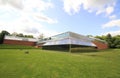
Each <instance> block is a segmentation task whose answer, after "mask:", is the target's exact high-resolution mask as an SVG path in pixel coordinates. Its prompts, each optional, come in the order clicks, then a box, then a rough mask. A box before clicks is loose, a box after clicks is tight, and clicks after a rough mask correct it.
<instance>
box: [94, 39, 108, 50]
mask: <svg viewBox="0 0 120 78" xmlns="http://www.w3.org/2000/svg"><path fill="white" fill-rule="evenodd" d="M93 43H94V44H95V45H96V46H97V49H99V50H102V49H107V48H108V45H107V44H106V43H102V42H99V41H93Z"/></svg>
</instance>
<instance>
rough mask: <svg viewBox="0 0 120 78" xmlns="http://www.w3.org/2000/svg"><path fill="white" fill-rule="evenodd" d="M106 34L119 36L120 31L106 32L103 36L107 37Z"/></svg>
mask: <svg viewBox="0 0 120 78" xmlns="http://www.w3.org/2000/svg"><path fill="white" fill-rule="evenodd" d="M108 33H110V34H111V35H112V36H116V35H120V30H118V31H110V32H106V33H104V34H103V35H107V34H108Z"/></svg>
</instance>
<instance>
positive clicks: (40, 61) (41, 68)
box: [0, 49, 120, 78]
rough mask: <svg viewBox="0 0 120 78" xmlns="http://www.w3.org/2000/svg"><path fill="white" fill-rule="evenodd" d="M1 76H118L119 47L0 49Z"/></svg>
mask: <svg viewBox="0 0 120 78" xmlns="http://www.w3.org/2000/svg"><path fill="white" fill-rule="evenodd" d="M25 51H29V54H25V53H24V52H25ZM0 78H120V50H119V49H109V50H105V51H98V52H90V53H83V52H82V53H69V52H68V53H67V52H58V51H45V50H39V49H24V50H20V49H0Z"/></svg>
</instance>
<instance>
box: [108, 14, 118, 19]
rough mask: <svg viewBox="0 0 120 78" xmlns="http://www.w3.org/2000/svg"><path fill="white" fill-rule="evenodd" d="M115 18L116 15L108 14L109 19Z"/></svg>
mask: <svg viewBox="0 0 120 78" xmlns="http://www.w3.org/2000/svg"><path fill="white" fill-rule="evenodd" d="M116 18H117V16H116V15H111V16H109V19H111V20H114V19H116Z"/></svg>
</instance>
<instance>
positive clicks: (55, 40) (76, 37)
mask: <svg viewBox="0 0 120 78" xmlns="http://www.w3.org/2000/svg"><path fill="white" fill-rule="evenodd" d="M92 40H93V39H91V38H88V37H86V36H83V35H80V34H77V33H73V32H65V33H61V34H58V35H55V36H52V37H51V39H50V40H48V41H46V43H45V44H44V45H43V46H49V45H65V44H74V45H84V46H96V45H95V44H93V43H92Z"/></svg>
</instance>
